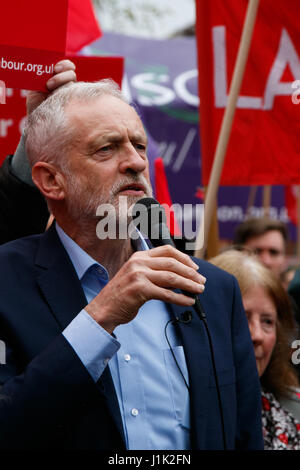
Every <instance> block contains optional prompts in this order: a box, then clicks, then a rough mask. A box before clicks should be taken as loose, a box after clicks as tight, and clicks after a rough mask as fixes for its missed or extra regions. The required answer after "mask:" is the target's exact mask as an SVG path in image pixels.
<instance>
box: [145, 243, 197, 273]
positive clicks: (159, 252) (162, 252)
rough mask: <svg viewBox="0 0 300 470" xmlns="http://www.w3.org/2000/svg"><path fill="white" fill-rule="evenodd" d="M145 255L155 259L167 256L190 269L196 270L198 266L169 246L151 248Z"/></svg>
mask: <svg viewBox="0 0 300 470" xmlns="http://www.w3.org/2000/svg"><path fill="white" fill-rule="evenodd" d="M147 253H149V256H153V257H157V256H167V257H171V258H175V259H177V260H178V261H180V262H181V263H184V264H186V265H187V266H191V267H192V268H194V269H196V270H198V269H199V266H198V265H197V264H196V263H194V261H193V260H192V259H191V258H190V257H189V256H188V255H186V254H185V253H182V252H181V251H179V250H177V249H176V248H174V247H173V246H171V245H165V246H159V247H157V248H152V249H151V250H149V251H148V252H147Z"/></svg>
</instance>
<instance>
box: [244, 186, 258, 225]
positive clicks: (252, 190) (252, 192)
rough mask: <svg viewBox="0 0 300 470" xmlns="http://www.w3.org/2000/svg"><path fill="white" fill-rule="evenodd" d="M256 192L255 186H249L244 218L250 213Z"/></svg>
mask: <svg viewBox="0 0 300 470" xmlns="http://www.w3.org/2000/svg"><path fill="white" fill-rule="evenodd" d="M256 193H257V186H251V187H250V191H249V197H248V201H247V206H246V211H245V214H246V218H247V217H248V216H249V215H250V210H251V207H253V206H254V203H255V198H256Z"/></svg>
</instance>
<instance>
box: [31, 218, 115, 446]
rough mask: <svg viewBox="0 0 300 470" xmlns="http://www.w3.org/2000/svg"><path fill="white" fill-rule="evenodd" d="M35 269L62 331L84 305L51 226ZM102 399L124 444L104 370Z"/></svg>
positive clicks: (77, 282) (112, 390)
mask: <svg viewBox="0 0 300 470" xmlns="http://www.w3.org/2000/svg"><path fill="white" fill-rule="evenodd" d="M35 261H36V265H37V266H39V267H40V268H42V272H41V274H40V275H39V276H38V277H37V284H38V286H39V289H40V291H41V292H42V295H43V296H44V298H45V300H46V302H47V304H48V306H49V308H50V310H51V312H52V314H53V315H54V316H55V318H56V320H57V322H58V324H59V326H60V329H61V330H64V329H65V328H66V327H67V326H68V324H69V323H70V322H71V321H72V320H73V319H74V317H75V316H76V315H77V314H78V313H79V312H80V311H81V310H82V309H83V308H84V307H85V306H86V305H87V300H86V297H85V295H84V292H83V289H82V287H81V283H80V280H79V279H78V276H77V274H76V271H75V269H74V267H73V264H72V262H71V260H70V258H69V256H68V254H67V252H66V250H65V249H64V247H63V245H62V243H61V241H60V240H59V237H58V235H57V232H56V229H55V227H54V224H52V226H51V228H50V229H49V230H48V231H47V232H46V233H45V234H44V235H43V236H42V237H41V239H40V245H39V249H38V251H37V255H36V260H35ZM97 388H98V389H99V391H100V393H101V394H102V395H104V397H105V399H106V402H107V406H108V408H109V411H110V413H111V416H112V418H113V420H114V422H115V424H116V426H117V428H118V430H119V432H120V434H121V436H122V438H123V440H124V432H123V425H122V418H121V415H120V411H119V405H118V399H117V395H116V392H115V388H114V385H113V381H112V377H111V373H110V371H109V368H108V367H107V368H106V369H105V371H104V372H103V374H102V376H101V378H100V379H99V380H98V382H97Z"/></svg>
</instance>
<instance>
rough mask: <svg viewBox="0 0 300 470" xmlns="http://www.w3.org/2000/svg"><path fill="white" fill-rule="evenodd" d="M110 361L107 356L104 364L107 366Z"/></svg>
mask: <svg viewBox="0 0 300 470" xmlns="http://www.w3.org/2000/svg"><path fill="white" fill-rule="evenodd" d="M108 362H109V359H108V358H106V359H104V361H103V364H104V365H105V366H106V365H107V364H108Z"/></svg>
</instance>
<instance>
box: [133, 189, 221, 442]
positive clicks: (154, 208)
mask: <svg viewBox="0 0 300 470" xmlns="http://www.w3.org/2000/svg"><path fill="white" fill-rule="evenodd" d="M137 214H140V215H142V218H141V219H140V220H139V218H138V217H137ZM132 218H133V221H134V223H135V226H136V227H137V228H138V226H139V225H142V226H143V227H147V230H143V227H140V230H141V232H142V233H145V234H148V236H149V230H148V229H149V228H150V229H151V236H149V239H150V241H151V242H152V244H153V245H154V246H162V245H172V246H173V247H175V244H174V242H173V240H172V238H171V235H170V232H169V229H168V227H167V225H166V214H165V211H164V208H163V207H162V206H161V205H160V204H159V202H158V201H156V200H155V199H154V198H150V197H145V198H142V199H140V200H139V201H138V202H137V203H136V204H135V206H134V208H133V212H132ZM175 248H176V247H175ZM182 292H183V294H185V295H188V296H189V297H192V298H194V299H195V303H194V305H193V308H194V310H195V312H196V313H197V315H198V316H199V318H200V320H202V322H203V324H204V327H205V331H206V334H207V337H208V343H209V349H210V355H211V360H212V368H213V375H214V380H215V384H216V390H217V397H218V405H219V412H220V419H221V426H222V438H223V447H224V450H227V443H226V436H225V422H224V413H223V406H222V400H221V392H220V387H219V381H218V374H217V369H216V363H215V354H214V349H213V342H212V338H211V335H210V332H209V328H208V324H207V321H206V314H205V311H204V309H203V307H202V305H201V302H200V299H199V298H198V296H197V295H195V294H192V293H190V292H186V291H182ZM176 321H177V322H182V323H189V322H190V321H191V318H190V319H189V320H188V321H183V320H181V319H178V318H176V320H169V321H168V322H167V324H166V326H165V336H166V339H167V342H168V345H169V347H170V343H169V340H168V338H167V334H166V333H167V327H168V325H169V324H170V323H171V322H176ZM170 350H171V353H172V356H173V358H174V360H175V363H176V366H177V367H178V369H179V371H180V374H181V376H182V377H183V380H184V382H185V385H186V387H187V389H188V390H189V386H188V384H187V382H186V380H185V378H184V375H183V373H182V371H181V369H180V367H179V364H178V362H177V360H176V357H175V354H174V351H173V350H172V348H171V347H170Z"/></svg>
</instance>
